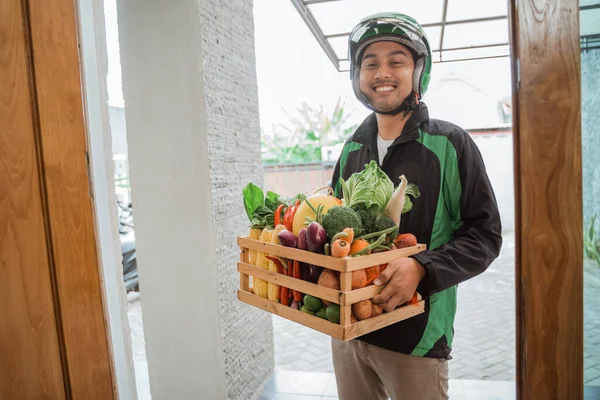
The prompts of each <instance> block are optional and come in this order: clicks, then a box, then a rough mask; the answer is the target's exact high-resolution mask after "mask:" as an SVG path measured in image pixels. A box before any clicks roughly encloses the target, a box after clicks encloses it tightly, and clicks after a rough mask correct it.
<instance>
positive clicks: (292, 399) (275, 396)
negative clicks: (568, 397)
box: [258, 370, 600, 400]
mask: <svg viewBox="0 0 600 400" xmlns="http://www.w3.org/2000/svg"><path fill="white" fill-rule="evenodd" d="M449 386H450V388H449V396H450V400H514V399H516V397H517V396H516V386H515V382H505V381H491V380H486V381H482V380H472V379H450V383H449ZM337 399H338V397H337V389H336V386H335V377H334V375H333V373H328V372H301V371H283V370H279V371H276V372H275V373H274V374H273V375H272V376H271V379H269V381H268V382H267V384H266V385H265V388H264V391H263V393H262V395H261V396H260V397H259V398H258V400H337ZM365 400H368V399H365ZM584 400H600V387H599V386H585V393H584Z"/></svg>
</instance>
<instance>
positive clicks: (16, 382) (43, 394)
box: [0, 0, 65, 399]
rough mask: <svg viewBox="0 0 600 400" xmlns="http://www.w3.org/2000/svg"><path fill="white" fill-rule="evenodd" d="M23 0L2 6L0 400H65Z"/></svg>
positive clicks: (6, 1)
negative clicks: (41, 188)
mask: <svg viewBox="0 0 600 400" xmlns="http://www.w3.org/2000/svg"><path fill="white" fill-rule="evenodd" d="M29 61H30V60H29V59H28V49H27V47H26V32H25V29H24V26H23V13H22V9H21V1H19V0H1V1H0V87H1V88H2V91H1V92H0V294H1V296H0V316H1V318H0V360H2V361H1V362H0V397H1V398H6V399H64V398H65V388H64V387H65V385H64V382H63V371H62V365H61V355H60V348H59V338H58V330H57V321H56V314H55V309H54V302H53V290H52V284H51V273H50V266H51V257H50V255H49V252H48V247H47V236H46V229H45V222H46V221H45V218H44V212H43V204H42V197H41V194H40V178H39V172H38V171H39V169H38V157H37V151H36V140H35V137H36V135H37V132H36V130H35V124H34V121H35V118H34V109H33V101H32V99H33V98H32V90H31V89H32V88H31V81H30V76H29V74H28V71H30V69H31V65H30V63H29Z"/></svg>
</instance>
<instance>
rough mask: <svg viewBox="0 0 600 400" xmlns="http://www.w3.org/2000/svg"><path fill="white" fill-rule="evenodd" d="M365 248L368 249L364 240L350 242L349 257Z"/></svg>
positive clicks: (367, 244)
mask: <svg viewBox="0 0 600 400" xmlns="http://www.w3.org/2000/svg"><path fill="white" fill-rule="evenodd" d="M365 247H369V242H367V241H366V240H364V239H356V240H355V241H353V242H352V246H351V247H350V255H352V254H356V253H358V252H359V251H361V250H363V249H364V248H365Z"/></svg>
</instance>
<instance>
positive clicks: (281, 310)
mask: <svg viewBox="0 0 600 400" xmlns="http://www.w3.org/2000/svg"><path fill="white" fill-rule="evenodd" d="M238 299H239V300H240V301H243V302H244V303H247V304H250V305H252V306H255V307H258V308H261V309H263V310H265V311H268V312H270V313H271V314H275V315H278V316H280V317H283V318H286V319H289V320H290V321H294V322H297V323H299V324H301V325H304V326H306V327H309V328H312V329H315V330H317V331H319V332H322V333H324V334H326V335H329V336H333V337H335V338H338V339H340V340H343V338H344V329H343V328H342V327H341V326H340V325H338V324H334V323H332V322H329V321H327V320H325V319H322V318H319V317H316V316H314V315H310V314H307V313H304V312H302V311H299V310H295V309H293V308H291V307H288V306H284V305H283V304H279V303H275V302H274V301H270V300H267V299H263V298H262V297H259V296H256V295H254V294H251V293H247V292H244V291H242V290H238Z"/></svg>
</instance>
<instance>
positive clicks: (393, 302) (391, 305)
mask: <svg viewBox="0 0 600 400" xmlns="http://www.w3.org/2000/svg"><path fill="white" fill-rule="evenodd" d="M401 301H402V295H400V294H399V293H396V294H395V295H393V296H392V297H391V298H390V299H389V300H388V301H387V303H384V304H381V308H383V310H384V311H385V312H392V311H394V310H395V309H396V307H398V305H399V304H401Z"/></svg>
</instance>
